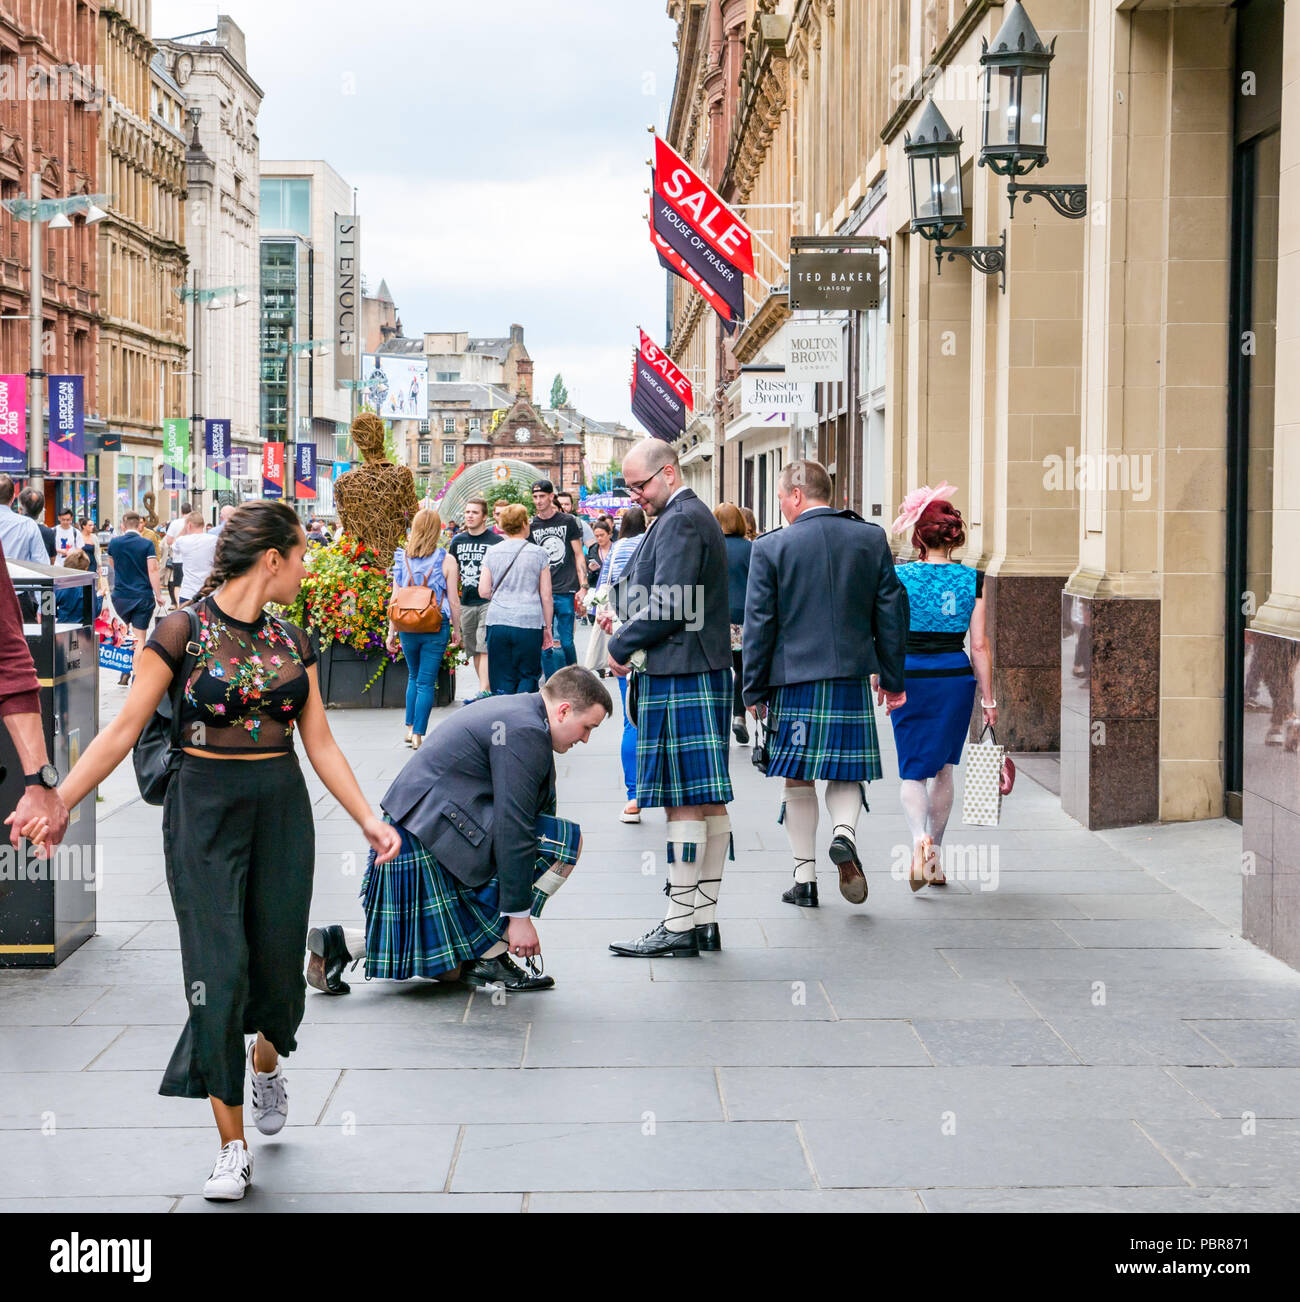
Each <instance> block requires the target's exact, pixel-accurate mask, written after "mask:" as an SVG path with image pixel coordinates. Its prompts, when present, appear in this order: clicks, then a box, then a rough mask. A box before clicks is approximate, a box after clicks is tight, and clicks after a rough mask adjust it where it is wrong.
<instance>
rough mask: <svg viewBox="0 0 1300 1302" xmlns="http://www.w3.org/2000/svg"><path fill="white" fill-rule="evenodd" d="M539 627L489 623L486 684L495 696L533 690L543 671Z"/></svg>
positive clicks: (535, 688)
mask: <svg viewBox="0 0 1300 1302" xmlns="http://www.w3.org/2000/svg"><path fill="white" fill-rule="evenodd" d="M542 654H543V653H542V630H541V629H540V628H517V627H516V626H515V625H514V624H489V625H488V631H487V657H488V685H489V686H490V687H491V689H492V691H493V692H494V693H496V695H498V696H514V695H515V694H516V693H517V692H535V691H536V690H537V680H538V679H539V678H540V677H541V674H542Z"/></svg>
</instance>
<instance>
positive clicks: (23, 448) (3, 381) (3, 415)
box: [0, 375, 27, 475]
mask: <svg viewBox="0 0 1300 1302" xmlns="http://www.w3.org/2000/svg"><path fill="white" fill-rule="evenodd" d="M0 471H3V472H4V473H5V474H7V475H25V474H26V473H27V377H26V376H25V375H0Z"/></svg>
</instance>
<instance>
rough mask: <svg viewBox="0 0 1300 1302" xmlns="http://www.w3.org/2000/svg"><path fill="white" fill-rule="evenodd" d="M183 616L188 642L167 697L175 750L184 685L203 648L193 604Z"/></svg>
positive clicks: (179, 740) (178, 736)
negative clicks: (185, 617)
mask: <svg viewBox="0 0 1300 1302" xmlns="http://www.w3.org/2000/svg"><path fill="white" fill-rule="evenodd" d="M185 614H186V615H187V616H188V618H189V621H190V640H189V641H188V642H186V644H185V653H184V655H182V656H181V663H180V665H179V667H178V668H177V671H176V676H175V677H174V678H173V679H172V685H171V690H170V692H169V693H168V695H169V696H170V698H171V706H172V727H171V745H172V749H173V750H175V749H177V748H178V747H179V746H180V743H181V701H182V700H183V699H184V697H185V684H186V683H188V682H189V679H190V675H191V674H192V673H193V672H194V666H195V664H196V663H197V661H198V658H199V656H200V655H201V654H202V651H203V648H202V646H200V645H199V635H200V633H201V632H202V629H201V628H200V626H199V613H198V611H197V610H195V609H194V604H193V603H191V604H190V605H188V606H186V607H185Z"/></svg>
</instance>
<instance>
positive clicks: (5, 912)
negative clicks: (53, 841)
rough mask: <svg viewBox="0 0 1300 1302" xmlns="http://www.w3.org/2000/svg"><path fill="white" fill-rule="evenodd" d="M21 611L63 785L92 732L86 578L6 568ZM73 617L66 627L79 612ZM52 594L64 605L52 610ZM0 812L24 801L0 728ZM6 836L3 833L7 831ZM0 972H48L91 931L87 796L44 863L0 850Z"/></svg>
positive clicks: (94, 695) (94, 687) (93, 669)
mask: <svg viewBox="0 0 1300 1302" xmlns="http://www.w3.org/2000/svg"><path fill="white" fill-rule="evenodd" d="M6 563H7V565H8V567H9V577H10V578H11V579H12V580H13V585H14V589H15V590H16V591H17V593H18V597H19V605H20V607H21V608H22V609H23V612H24V614H23V618H24V621H25V622H24V625H23V630H24V632H25V633H26V635H27V646H28V649H29V650H30V651H31V653H32V660H33V661H34V662H35V665H36V677H37V680H38V681H39V683H40V691H41V721H42V723H43V724H44V729H45V749H46V752H47V753H48V754H49V757H50V762H51V763H52V764H53V765H54V767H55V768H56V769H57V770H58V772H59V779H60V781H62V779H64V778H65V777H67V775H68V770H69V769H70V768H71V767H72V766H73V765H74V764H75V763H76V762H77V759H78V758H79V757H80V755H81V752H82V751H83V750H84V749H85V748H86V747H87V746H88V745H89V744H90V742H91V740H92V739H93V738H94V736H95V733H96V732H97V731H98V730H99V648H98V643H97V641H96V638H95V630H94V593H95V589H94V584H95V580H96V577H97V576H96V575H95V574H94V572H93V571H90V572H88V571H86V570H69V569H65V568H63V567H62V566H54V565H37V564H34V563H31V562H27V561H21V562H19V561H7V562H6ZM74 592H76V593H79V594H80V595H81V597H82V601H81V603H80V606H81V610H80V617H79V618H76V619H66V618H64V617H65V616H68V615H70V614H72V613H74V612H73V611H72V610H69V609H68V607H69V606H71V607H73V608H74V610H75V608H76V606H77V605H78V603H77V602H76V601H75V600H69V595H68V594H71V593H74ZM60 595H62V596H63V602H62V603H60V602H59V600H58V599H59V597H60ZM0 770H2V772H3V776H0V804H2V805H3V809H4V812H3V814H0V818H7V817H8V816H9V814H10V813H12V812H13V810H14V808H15V807H16V806H17V804H18V801H19V800H20V799H21V798H22V794H23V789H24V788H23V770H22V765H21V763H20V762H19V760H18V754H17V752H16V751H15V750H14V746H13V742H12V741H11V740H10V737H9V732H8V730H7V729H6V728H3V727H0ZM5 831H6V832H7V831H8V829H7V828H6V829H5ZM0 854H2V856H3V857H2V858H0V864H2V865H3V871H0V967H55V966H57V965H58V964H59V963H62V962H63V960H64V959H65V958H67V957H68V955H69V954H71V953H72V952H73V950H75V949H77V947H78V946H80V945H82V944H84V943H85V942H86V941H87V940H89V939H90V937H91V936H92V935H93V934H94V931H95V896H96V892H97V890H98V888H99V882H100V880H101V867H102V864H101V857H100V849H99V846H98V844H97V840H96V835H95V792H94V791H92V792H91V793H90V794H89V795H88V796H87V797H86V798H85V799H84V800H83V801H82V802H81V803H80V804H79V805H77V807H76V808H75V809H73V810H71V811H70V814H69V819H68V830H67V834H66V835H65V836H64V838H63V842H62V844H61V845H60V846H59V848H58V850H56V851H55V853H54V854H53V855H52V856H51V857H50V858H49V859H38V858H36V856H35V855H33V854H30V853H27V852H26V851H25V850H23V851H15V850H13V849H11V847H10V846H9V844H8V837H7V836H6V837H5V838H4V841H3V842H0Z"/></svg>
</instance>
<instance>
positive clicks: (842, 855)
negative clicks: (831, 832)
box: [831, 836, 867, 904]
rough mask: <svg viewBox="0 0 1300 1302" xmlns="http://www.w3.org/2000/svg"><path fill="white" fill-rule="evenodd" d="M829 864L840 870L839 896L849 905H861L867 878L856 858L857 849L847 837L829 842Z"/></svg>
mask: <svg viewBox="0 0 1300 1302" xmlns="http://www.w3.org/2000/svg"><path fill="white" fill-rule="evenodd" d="M831 863H833V864H834V865H835V866H836V867H837V868H838V869H839V870H840V894H841V895H842V896H844V898H845V899H846V900H848V902H849V903H850V904H861V903H863V902H864V901H865V900H866V898H867V878H866V874H865V873H863V871H862V860H860V859H859V858H858V847H857V846H856V845H854V844H853V842H852V841H851V840H850V839H849V838H848V837H847V836H837V837H833V838H832V840H831Z"/></svg>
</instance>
